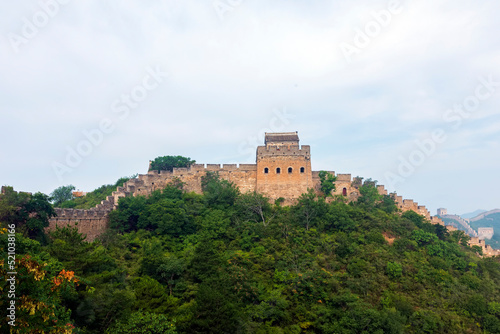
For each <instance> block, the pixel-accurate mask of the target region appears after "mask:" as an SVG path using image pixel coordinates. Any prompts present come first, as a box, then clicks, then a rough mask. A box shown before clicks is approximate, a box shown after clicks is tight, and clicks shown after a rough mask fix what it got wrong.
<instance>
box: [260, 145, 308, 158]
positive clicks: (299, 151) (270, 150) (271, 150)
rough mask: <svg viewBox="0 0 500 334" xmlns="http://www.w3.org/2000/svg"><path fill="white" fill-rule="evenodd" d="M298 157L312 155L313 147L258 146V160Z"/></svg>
mask: <svg viewBox="0 0 500 334" xmlns="http://www.w3.org/2000/svg"><path fill="white" fill-rule="evenodd" d="M294 155H295V156H297V157H301V156H304V157H307V158H309V157H310V155H311V147H310V146H309V145H302V146H298V145H292V146H274V145H270V146H258V147H257V160H259V159H260V158H263V157H279V156H294Z"/></svg>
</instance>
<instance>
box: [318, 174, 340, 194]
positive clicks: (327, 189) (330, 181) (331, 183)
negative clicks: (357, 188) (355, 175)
mask: <svg viewBox="0 0 500 334" xmlns="http://www.w3.org/2000/svg"><path fill="white" fill-rule="evenodd" d="M319 180H320V183H321V192H322V193H323V195H324V196H325V197H328V196H332V191H335V181H337V177H336V176H333V175H332V174H331V173H328V172H326V171H324V170H322V171H320V172H319Z"/></svg>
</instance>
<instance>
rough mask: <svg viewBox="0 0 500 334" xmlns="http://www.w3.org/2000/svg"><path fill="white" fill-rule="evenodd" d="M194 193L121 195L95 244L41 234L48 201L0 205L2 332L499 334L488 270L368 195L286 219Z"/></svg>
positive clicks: (229, 188)
mask: <svg viewBox="0 0 500 334" xmlns="http://www.w3.org/2000/svg"><path fill="white" fill-rule="evenodd" d="M117 184H119V182H117ZM202 188H203V194H195V193H192V192H186V191H184V190H183V184H182V182H180V181H178V182H174V183H172V184H171V185H170V186H168V187H167V188H165V189H163V190H158V191H155V192H153V193H152V194H151V195H150V196H148V197H145V196H136V197H126V198H122V199H121V200H120V201H119V204H118V208H117V209H116V210H114V211H112V212H111V213H110V217H109V224H110V228H109V230H108V232H107V233H106V234H104V235H102V236H101V237H100V238H99V239H98V240H95V241H94V242H91V243H89V242H87V241H86V240H85V236H84V235H81V234H79V233H78V232H77V229H76V228H61V229H57V230H56V231H54V232H52V233H50V234H48V235H46V234H45V232H44V228H45V227H46V226H47V224H48V218H50V217H51V216H52V215H53V214H54V210H53V206H52V204H50V199H49V196H47V195H44V194H41V193H37V194H35V195H30V194H25V193H16V192H14V191H12V189H10V191H8V192H7V193H5V194H3V195H0V222H1V224H2V225H1V230H0V248H1V249H2V254H3V256H2V258H3V260H2V262H0V264H1V267H0V276H1V279H0V289H1V290H2V293H1V299H0V303H1V309H2V312H5V313H4V314H6V315H8V314H9V313H8V312H9V311H8V310H7V308H8V307H9V305H10V303H11V302H12V300H14V301H15V306H16V311H15V325H16V326H10V325H9V324H8V322H9V321H12V318H8V317H5V316H4V317H2V322H1V327H2V332H8V330H10V332H11V333H89V334H94V333H118V334H121V333H169V334H174V333H186V334H187V333H189V334H191V333H252V334H253V333H257V334H267V333H269V334H271V333H272V334H299V333H332V334H333V333H380V334H382V333H500V293H499V287H500V264H499V259H498V258H482V257H481V256H480V255H481V250H480V249H478V248H477V247H476V248H471V247H469V246H467V241H468V236H467V235H465V234H464V233H463V232H462V231H454V232H452V233H449V232H448V231H447V230H446V228H444V227H443V226H440V225H432V224H430V223H429V222H428V221H426V220H425V218H424V217H423V216H420V215H418V214H417V213H415V212H413V211H408V212H405V213H401V212H400V211H399V210H398V209H397V207H396V205H395V203H394V202H393V200H392V199H391V198H390V197H389V196H383V195H379V194H378V192H377V190H376V183H375V182H372V181H365V182H364V183H363V184H362V185H360V189H359V190H360V193H361V196H360V197H359V199H358V200H357V201H356V202H350V203H347V202H346V201H345V199H344V198H343V197H342V196H337V197H334V198H331V197H327V196H321V195H317V194H316V193H314V192H313V191H310V192H308V193H305V194H302V195H301V196H300V198H299V199H298V201H297V202H296V204H294V205H292V206H283V205H282V201H280V200H277V201H275V202H274V203H270V201H269V200H268V199H267V198H265V197H264V196H262V195H260V194H258V193H243V194H242V193H240V191H239V190H238V189H237V188H236V187H235V186H234V185H233V184H232V183H230V182H228V181H225V180H222V179H220V178H219V177H218V175H217V174H216V173H208V174H207V175H206V176H205V177H204V178H203V182H202ZM102 189H106V191H108V188H102ZM102 189H101V190H102ZM101 192H102V191H101ZM94 200H95V199H93V201H94ZM65 205H66V207H74V206H75V205H76V204H72V203H66V204H64V203H63V204H62V206H65ZM79 205H83V204H82V203H79ZM13 227H15V228H13ZM14 230H15V231H14ZM12 232H15V233H12ZM10 243H15V253H16V259H15V270H16V275H15V297H14V298H11V297H12V296H10V293H7V292H9V291H10V290H9V289H10V284H11V283H10V282H11V281H9V280H8V279H9V278H10V277H11V275H9V274H8V272H10V271H12V270H11V269H12V268H11V267H9V266H10V265H11V264H10V261H9V258H8V249H10V248H9V247H10Z"/></svg>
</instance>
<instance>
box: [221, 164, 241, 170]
mask: <svg viewBox="0 0 500 334" xmlns="http://www.w3.org/2000/svg"><path fill="white" fill-rule="evenodd" d="M222 169H223V170H227V171H233V170H236V169H238V165H237V164H223V165H222Z"/></svg>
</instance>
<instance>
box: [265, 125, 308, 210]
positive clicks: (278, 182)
mask: <svg viewBox="0 0 500 334" xmlns="http://www.w3.org/2000/svg"><path fill="white" fill-rule="evenodd" d="M283 137H284V136H283ZM290 137H292V136H290ZM273 139H274V138H272V136H270V135H268V134H266V141H265V143H266V146H259V147H257V182H256V188H255V189H256V190H257V192H259V193H261V194H263V195H265V196H267V197H269V198H270V199H271V200H275V199H277V198H280V197H282V198H284V199H285V203H287V204H288V203H291V202H293V201H294V200H295V199H297V198H298V197H299V196H300V195H301V194H303V193H306V192H307V190H308V189H310V188H312V189H314V188H315V185H314V183H313V179H312V170H311V148H310V147H309V146H308V145H302V147H300V146H299V145H298V137H297V139H296V140H290V141H289V142H286V141H284V140H282V138H280V140H278V141H276V140H273Z"/></svg>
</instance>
